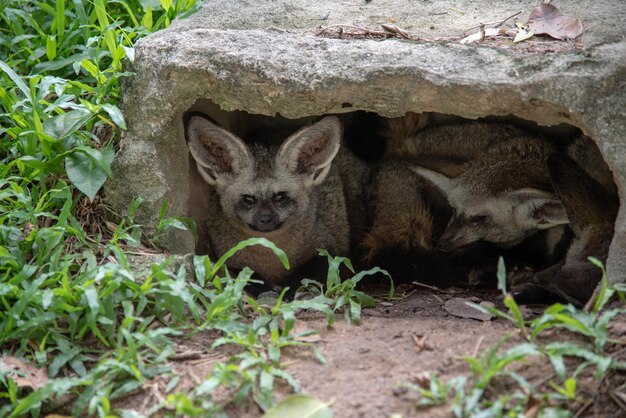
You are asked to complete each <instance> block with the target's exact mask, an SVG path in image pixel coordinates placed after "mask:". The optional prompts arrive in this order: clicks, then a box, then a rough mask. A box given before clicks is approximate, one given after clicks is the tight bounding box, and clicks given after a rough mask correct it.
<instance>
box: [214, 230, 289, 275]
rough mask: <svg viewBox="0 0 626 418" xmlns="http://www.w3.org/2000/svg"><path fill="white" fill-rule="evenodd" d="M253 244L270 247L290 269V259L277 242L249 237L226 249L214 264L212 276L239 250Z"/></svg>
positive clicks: (286, 267)
mask: <svg viewBox="0 0 626 418" xmlns="http://www.w3.org/2000/svg"><path fill="white" fill-rule="evenodd" d="M253 245H260V246H262V247H265V248H269V249H270V250H272V252H273V253H274V254H275V255H276V256H277V257H278V259H279V260H280V262H281V263H282V264H283V266H284V267H285V269H287V270H288V269H289V268H290V266H289V260H288V259H287V254H286V253H285V252H284V251H283V250H281V249H280V248H278V247H277V246H276V244H274V243H273V242H272V241H270V240H268V239H266V238H249V239H247V240H244V241H241V242H240V243H239V244H237V245H235V246H234V247H233V248H231V249H230V250H228V251H226V253H225V254H224V255H223V256H221V257H220V258H219V260H217V261H216V262H215V264H214V265H213V270H212V273H211V276H214V275H215V274H216V273H217V272H218V271H220V269H221V268H222V266H223V265H224V264H225V263H226V261H227V260H228V259H229V258H230V257H232V256H233V255H234V254H235V253H236V252H237V251H240V250H243V249H244V248H246V247H251V246H253Z"/></svg>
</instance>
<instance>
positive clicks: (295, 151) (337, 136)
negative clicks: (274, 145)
mask: <svg viewBox="0 0 626 418" xmlns="http://www.w3.org/2000/svg"><path fill="white" fill-rule="evenodd" d="M341 135H342V127H341V122H340V121H339V118H337V117H336V116H327V117H325V118H324V119H322V120H320V121H319V122H317V123H314V124H313V125H311V126H308V127H306V128H302V129H300V130H299V131H298V132H296V133H295V134H293V135H291V136H290V137H289V138H287V140H286V141H285V143H284V144H283V145H282V146H281V147H280V150H279V151H278V156H277V159H278V163H279V164H281V165H282V166H284V167H286V168H287V170H289V172H291V173H294V174H299V175H304V176H306V177H307V178H308V184H310V185H315V184H320V183H321V182H322V181H324V179H325V178H326V175H328V171H329V170H330V166H331V163H332V161H333V158H335V155H337V152H338V151H339V147H340V145H341Z"/></svg>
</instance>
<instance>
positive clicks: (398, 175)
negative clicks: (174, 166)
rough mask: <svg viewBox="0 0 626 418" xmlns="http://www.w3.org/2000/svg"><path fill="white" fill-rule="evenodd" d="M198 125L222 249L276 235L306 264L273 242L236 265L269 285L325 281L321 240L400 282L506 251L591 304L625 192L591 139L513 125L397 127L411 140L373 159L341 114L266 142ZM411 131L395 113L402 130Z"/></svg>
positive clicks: (201, 121)
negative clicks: (561, 143)
mask: <svg viewBox="0 0 626 418" xmlns="http://www.w3.org/2000/svg"><path fill="white" fill-rule="evenodd" d="M403 123H405V124H406V121H404V122H403ZM185 127H186V137H187V142H188V146H189V149H190V152H191V154H192V156H193V158H194V159H195V160H196V163H197V166H198V170H199V172H200V174H201V176H202V178H203V179H204V180H205V181H206V183H208V188H209V189H210V198H209V199H210V200H211V202H210V207H211V209H210V213H209V214H208V216H207V223H208V228H207V230H208V241H209V242H210V246H211V250H212V252H213V254H212V255H213V256H220V255H222V254H223V253H224V252H226V251H227V250H228V249H229V248H230V247H232V246H233V245H235V244H236V243H237V242H238V241H240V240H242V239H246V238H249V237H252V236H264V237H267V238H268V239H270V240H272V241H274V242H275V243H276V244H277V245H278V246H279V247H281V248H283V249H284V250H285V251H286V252H287V254H288V256H289V259H290V261H291V263H292V266H293V267H294V269H292V270H293V272H291V273H289V272H287V271H285V270H284V269H283V268H282V266H281V265H279V264H278V262H277V260H276V259H275V258H274V257H271V256H270V253H269V252H268V251H267V250H266V249H263V248H261V247H251V248H249V249H246V250H245V251H243V252H241V253H240V254H238V255H237V256H236V257H235V258H233V259H232V260H231V261H230V264H229V267H230V268H233V269H240V268H243V267H244V266H249V267H251V268H252V269H253V270H254V271H256V272H257V273H258V274H259V275H260V276H261V277H262V278H263V279H265V280H266V281H267V282H269V283H273V284H279V285H283V284H288V285H290V286H295V285H297V283H298V282H299V280H300V279H301V278H305V277H311V276H313V277H314V278H318V279H322V278H323V277H324V273H323V271H324V269H325V268H326V265H325V263H323V262H322V263H321V264H320V260H319V257H316V250H317V248H320V247H322V248H326V249H328V250H329V251H330V252H331V253H332V254H334V255H344V256H352V257H353V259H360V258H362V259H363V264H364V266H368V265H380V266H381V267H383V268H387V269H388V270H390V272H391V273H392V275H395V276H396V277H395V279H396V280H399V281H402V279H404V280H414V279H417V280H420V281H427V282H431V283H435V284H440V285H446V284H454V283H459V282H463V281H467V280H468V275H470V273H473V274H474V275H475V274H476V272H479V274H481V273H480V272H481V271H482V270H484V269H486V270H487V271H488V270H489V269H493V265H495V260H496V259H497V257H498V256H499V255H501V254H503V253H505V255H507V254H508V255H510V256H511V257H513V258H514V259H516V261H517V258H520V257H521V258H522V259H523V260H522V262H527V263H528V264H529V265H531V266H532V267H533V268H535V269H544V270H543V271H541V272H539V273H538V274H537V277H536V281H537V282H539V283H540V284H541V285H542V286H544V287H546V288H549V289H550V290H551V291H553V292H556V293H558V294H559V295H561V296H562V297H563V298H565V299H567V300H569V301H572V302H575V303H584V302H585V299H586V298H588V297H589V295H590V293H591V292H592V290H593V288H594V286H595V283H596V282H597V281H598V278H599V270H598V271H596V270H594V269H593V268H590V267H589V266H591V265H590V263H589V262H588V261H586V258H587V256H595V257H598V258H600V259H602V260H605V259H606V255H607V252H608V241H609V240H610V237H611V234H612V230H613V222H614V218H615V215H616V211H617V207H618V203H617V199H616V197H615V194H614V189H613V187H614V185H613V184H612V177H611V174H610V171H609V170H608V168H607V167H606V166H605V165H604V162H603V160H602V158H601V156H600V154H599V151H598V150H597V148H595V146H594V145H593V143H592V142H591V141H590V140H589V139H587V138H578V139H576V140H574V141H571V142H570V144H569V145H568V146H566V147H564V148H563V149H559V148H557V146H556V145H555V144H554V143H553V142H551V141H548V140H546V139H544V138H542V137H539V136H536V135H530V134H528V133H526V132H524V131H523V130H521V129H518V128H515V127H513V126H508V125H501V124H484V123H465V124H459V125H451V126H440V127H432V128H427V129H425V130H423V131H420V132H416V133H411V132H406V134H407V135H406V136H407V137H405V138H401V139H400V140H398V138H393V140H391V141H389V144H390V145H391V146H392V147H393V145H394V144H397V143H404V144H405V145H404V146H403V149H402V150H398V152H388V153H387V155H393V157H388V158H384V159H383V160H382V161H380V162H378V164H376V166H375V167H372V168H371V170H368V168H366V166H365V165H364V164H363V163H362V162H360V161H359V160H358V159H356V158H355V157H354V156H352V155H351V154H350V152H349V151H348V150H346V149H344V148H343V147H341V146H340V144H341V136H342V126H341V123H340V121H339V119H338V118H337V117H333V116H331V117H325V118H323V119H321V120H320V121H318V122H317V123H314V124H312V125H311V126H309V127H305V128H303V129H302V130H300V131H298V132H296V133H294V134H292V135H291V136H289V137H288V138H287V139H286V140H283V139H284V138H278V140H276V139H270V138H266V139H265V140H264V141H261V142H260V143H254V144H249V143H246V142H244V141H243V140H241V139H239V138H237V137H236V136H234V135H233V134H231V133H230V132H228V131H226V130H224V129H222V128H220V127H218V126H217V125H215V124H214V123H213V122H211V121H210V120H208V119H207V118H205V117H203V116H202V115H197V114H194V115H191V116H190V117H187V119H186V126H185ZM401 131H402V130H398V129H394V127H393V122H392V123H391V126H390V129H389V132H393V133H394V135H398V132H401ZM455 143H456V144H457V145H459V146H456V147H455V146H454V145H455ZM407 144H408V146H407ZM590 161H593V162H592V163H590ZM577 162H580V163H578V164H577ZM579 164H580V165H579ZM581 165H583V167H581ZM573 184H575V185H576V186H572V185H573ZM580 184H586V185H587V186H586V187H582V188H580V187H577V186H579V185H580ZM598 190H599V191H598ZM591 199H595V202H596V203H594V202H589V200H591ZM594 205H595V206H594ZM600 206H601V207H602V209H603V210H596V209H599V207H600ZM587 224H591V225H592V227H591V230H590V229H589V226H588V225H587ZM583 225H585V226H584V227H583ZM570 226H571V229H572V230H573V232H574V239H573V242H572V243H571V245H570V246H569V251H568V252H567V257H565V251H567V249H568V244H569V241H568V238H569V237H570V234H571V233H570V231H569V229H570ZM365 231H368V232H367V234H366V235H364V232H365ZM590 231H592V232H590ZM592 241H593V242H592ZM599 241H601V242H599ZM362 255H363V256H362ZM361 256H362V257H361ZM470 276H471V275H470ZM581 283H582V284H584V286H581ZM581 289H582V290H581Z"/></svg>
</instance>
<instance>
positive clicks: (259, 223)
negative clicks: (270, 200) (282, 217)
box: [251, 209, 281, 232]
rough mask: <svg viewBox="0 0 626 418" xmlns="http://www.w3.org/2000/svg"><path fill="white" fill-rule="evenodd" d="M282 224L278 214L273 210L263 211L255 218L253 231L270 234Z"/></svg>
mask: <svg viewBox="0 0 626 418" xmlns="http://www.w3.org/2000/svg"><path fill="white" fill-rule="evenodd" d="M280 225H281V224H280V222H279V220H278V217H277V216H276V213H274V211H272V210H271V209H261V210H259V211H258V212H257V214H256V216H255V217H254V224H253V225H251V226H252V228H253V229H255V230H257V231H260V232H270V231H273V230H275V229H278V228H279V227H280Z"/></svg>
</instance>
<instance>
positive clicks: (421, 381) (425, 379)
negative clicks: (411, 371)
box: [413, 372, 431, 389]
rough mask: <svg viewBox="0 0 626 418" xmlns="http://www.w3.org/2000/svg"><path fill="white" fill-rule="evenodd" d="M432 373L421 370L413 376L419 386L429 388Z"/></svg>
mask: <svg viewBox="0 0 626 418" xmlns="http://www.w3.org/2000/svg"><path fill="white" fill-rule="evenodd" d="M430 380H431V379H430V373H428V372H419V373H418V374H416V375H415V376H413V381H414V382H415V384H417V385H418V386H420V387H422V388H424V389H427V388H428V387H429V386H430Z"/></svg>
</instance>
